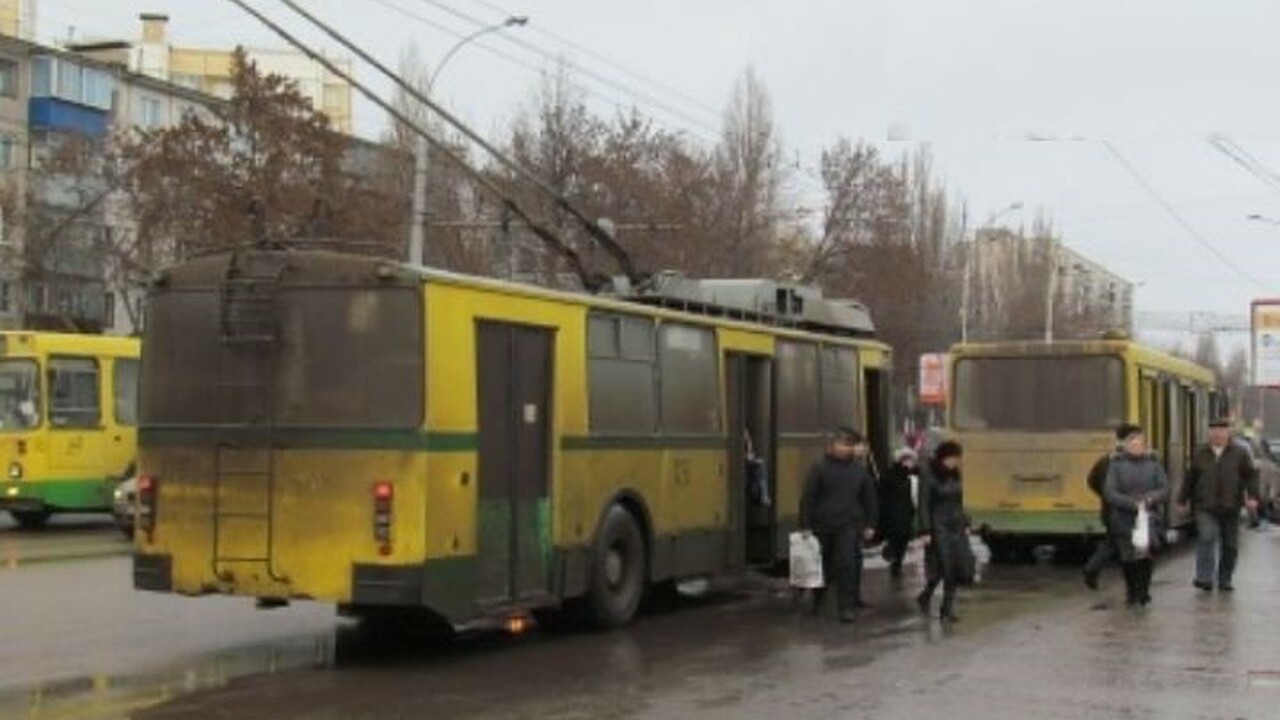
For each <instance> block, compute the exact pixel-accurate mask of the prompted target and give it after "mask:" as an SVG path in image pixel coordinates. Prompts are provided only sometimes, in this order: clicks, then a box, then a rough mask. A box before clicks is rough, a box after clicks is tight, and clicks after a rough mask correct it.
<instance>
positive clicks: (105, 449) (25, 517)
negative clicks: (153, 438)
mask: <svg viewBox="0 0 1280 720" xmlns="http://www.w3.org/2000/svg"><path fill="white" fill-rule="evenodd" d="M138 348H139V342H138V340H137V339H130V338H118V337H106V336H101V335H68V334H58V333H46V332H0V462H3V466H4V468H5V476H4V481H3V491H0V509H3V510H7V511H9V514H10V515H12V516H13V518H14V519H15V520H17V521H18V523H19V524H20V525H21V526H22V527H25V528H35V527H40V526H42V525H44V524H45V523H46V522H48V520H49V518H50V517H51V516H52V515H53V514H54V513H59V512H106V511H108V510H110V509H111V494H112V491H113V490H114V489H115V484H116V483H117V482H118V481H119V480H120V479H121V477H123V476H124V475H126V474H127V473H128V472H129V469H130V467H131V466H132V465H133V463H134V460H135V455H136V452H137V436H138V435H137V414H138V402H137V396H138V376H139V366H138Z"/></svg>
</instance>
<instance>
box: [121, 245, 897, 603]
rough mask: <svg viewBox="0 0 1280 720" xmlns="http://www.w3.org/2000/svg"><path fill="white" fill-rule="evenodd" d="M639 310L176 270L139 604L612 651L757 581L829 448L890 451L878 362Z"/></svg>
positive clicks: (648, 300)
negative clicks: (224, 603) (491, 630)
mask: <svg viewBox="0 0 1280 720" xmlns="http://www.w3.org/2000/svg"><path fill="white" fill-rule="evenodd" d="M660 280H663V279H662V278H660ZM658 284H660V285H662V286H663V287H665V288H666V289H665V290H662V291H656V290H655V291H650V292H648V293H645V294H643V295H642V296H637V297H635V298H633V299H621V298H608V297H600V296H589V295H583V294H574V293H566V292H556V291H551V290H546V289H538V288H534V287H529V286H523V285H518V284H510V283H505V282H500V281H495V280H488V279H480V278H474V277H465V276H460V275H454V274H448V273H443V272H436V271H430V270H422V269H412V268H408V267H405V266H402V265H399V264H396V263H392V262H388V261H382V260H377V259H372V258H364V257H355V256H345V255H339V254H332V253H324V252H316V251H306V252H302V251H299V252H284V251H280V252H269V251H253V252H248V251H242V252H239V253H235V254H223V255H217V256H210V257H206V258H201V259H197V260H193V261H191V262H189V263H186V264H184V265H181V266H178V267H175V268H172V269H171V270H169V271H167V272H166V273H165V274H164V276H163V277H162V278H161V280H160V281H159V283H157V285H156V287H155V289H154V291H153V293H152V296H151V298H150V301H149V304H148V313H147V317H148V323H147V332H146V336H145V339H144V353H145V357H146V359H147V361H146V363H145V365H144V367H143V382H142V430H141V437H140V452H139V464H140V469H139V472H140V476H139V500H140V508H139V522H138V527H137V533H136V539H137V540H136V541H137V554H136V557H135V564H134V582H135V586H136V587H138V588H140V589H144V590H151V591H159V592H172V593H181V594H185V595H201V594H209V593H214V594H232V595H243V596H249V597H254V598H258V599H259V600H260V601H262V602H264V603H271V604H274V603H279V602H286V601H290V600H295V599H306V600H318V601H326V602H332V603H335V604H337V605H338V606H339V609H340V610H341V611H343V612H345V613H348V614H353V615H359V616H371V615H372V616H378V615H383V614H384V613H385V612H388V611H394V610H404V609H417V610H419V611H428V612H424V613H423V614H424V615H430V616H433V617H434V616H438V617H443V618H445V619H447V620H448V621H449V622H450V623H453V624H458V623H464V622H467V621H469V620H472V619H477V618H483V617H499V618H500V617H517V616H522V615H523V614H524V613H527V612H531V611H542V610H547V611H554V610H557V609H568V610H573V611H575V612H576V613H577V614H579V615H580V616H582V617H583V618H585V619H587V620H589V621H590V622H592V623H594V624H596V625H599V626H616V625H620V624H623V623H626V622H627V621H629V620H630V618H631V617H632V615H633V613H634V612H635V611H636V607H637V604H638V603H639V602H640V600H641V597H642V595H643V594H644V592H645V591H646V588H649V587H654V586H658V587H663V588H670V587H673V585H674V581H675V580H677V579H681V578H689V577H695V576H706V575H710V574H714V573H722V572H726V571H730V572H731V571H735V570H740V569H745V568H747V567H748V566H766V565H773V564H775V563H777V562H778V561H780V560H781V559H783V558H784V557H785V553H786V552H787V543H786V539H787V535H788V533H789V532H790V531H791V530H792V529H794V528H795V526H796V522H797V516H798V503H799V494H800V487H801V482H802V478H803V476H804V472H805V469H806V468H807V465H808V463H809V462H811V461H812V460H813V459H814V458H815V457H816V456H817V455H818V454H819V453H821V452H822V449H823V438H824V429H825V428H828V427H831V426H834V425H842V424H844V425H853V426H857V427H860V428H862V429H863V430H865V431H866V432H868V433H869V434H870V437H872V438H873V440H874V443H875V445H876V447H877V449H878V451H879V452H880V453H881V457H883V455H884V454H885V453H887V450H888V430H889V424H888V418H887V411H886V409H887V407H888V403H887V398H888V388H889V372H890V353H889V349H888V348H887V347H886V346H885V345H883V344H881V343H879V342H877V341H876V340H874V338H873V337H872V336H871V335H872V332H873V328H872V326H871V324H870V321H869V318H868V317H867V315H866V312H865V310H864V309H862V308H861V307H860V306H857V305H856V304H853V303H842V302H836V301H830V300H824V299H821V298H819V297H817V296H815V295H814V294H812V293H808V292H807V291H804V290H802V289H796V288H793V287H790V286H784V285H775V284H770V283H765V282H753V281H703V282H695V281H685V280H679V279H673V278H666V279H665V280H664V281H663V282H660V283H658ZM738 298H750V299H751V302H749V303H744V302H737V300H736V299H738ZM735 303H737V304H735ZM748 448H750V450H751V451H752V452H753V453H754V455H755V456H757V457H758V458H760V459H761V460H763V461H764V467H766V468H769V469H771V471H769V472H765V473H763V474H762V475H761V477H763V478H764V482H763V483H762V484H761V486H758V487H757V486H752V485H751V483H750V478H751V476H752V473H750V472H749V463H748V462H747V458H746V455H747V452H748Z"/></svg>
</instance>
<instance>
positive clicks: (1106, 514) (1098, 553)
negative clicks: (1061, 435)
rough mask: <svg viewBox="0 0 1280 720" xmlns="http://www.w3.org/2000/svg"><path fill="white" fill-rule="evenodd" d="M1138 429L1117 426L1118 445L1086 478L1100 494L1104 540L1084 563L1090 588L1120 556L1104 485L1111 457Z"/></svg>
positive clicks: (1096, 464) (1093, 588) (1094, 491)
mask: <svg viewBox="0 0 1280 720" xmlns="http://www.w3.org/2000/svg"><path fill="white" fill-rule="evenodd" d="M1137 430H1138V426H1137V425H1133V424H1130V423H1125V424H1123V425H1121V426H1119V427H1117V428H1116V446H1115V447H1114V448H1112V449H1111V450H1109V451H1107V453H1106V454H1104V455H1103V456H1102V457H1100V458H1098V460H1097V462H1095V463H1094V464H1093V467H1092V468H1091V469H1090V470H1089V477H1088V478H1087V480H1086V482H1088V484H1089V489H1090V490H1092V491H1093V494H1094V495H1097V496H1098V502H1100V503H1101V506H1102V516H1101V520H1102V532H1103V535H1102V540H1101V541H1099V542H1098V546H1097V547H1096V548H1094V550H1093V555H1091V556H1090V557H1089V561H1088V562H1086V563H1085V564H1084V584H1085V585H1088V586H1089V589H1090V590H1097V589H1098V575H1099V574H1100V573H1101V572H1102V568H1104V567H1106V566H1107V564H1108V563H1110V562H1111V561H1113V560H1115V559H1116V558H1117V557H1118V554H1117V553H1116V550H1115V545H1114V544H1113V543H1112V539H1111V508H1110V507H1109V506H1108V505H1107V498H1106V496H1105V495H1104V494H1103V492H1102V486H1103V485H1105V484H1106V482H1107V471H1108V470H1110V469H1111V457H1112V456H1113V455H1114V454H1115V453H1117V452H1119V451H1120V448H1121V445H1122V444H1123V443H1124V440H1125V438H1127V437H1129V435H1130V434H1132V433H1133V432H1135V431H1137Z"/></svg>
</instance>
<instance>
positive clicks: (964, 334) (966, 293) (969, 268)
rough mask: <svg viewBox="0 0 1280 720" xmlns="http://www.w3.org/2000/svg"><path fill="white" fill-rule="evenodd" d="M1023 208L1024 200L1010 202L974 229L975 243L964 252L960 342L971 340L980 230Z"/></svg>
mask: <svg viewBox="0 0 1280 720" xmlns="http://www.w3.org/2000/svg"><path fill="white" fill-rule="evenodd" d="M1021 209H1022V201H1021V200H1019V201H1017V202H1013V203H1010V204H1009V206H1008V207H1005V208H1003V209H1001V210H997V211H995V212H993V213H991V214H990V215H988V216H987V221H986V222H985V223H983V224H982V225H981V226H979V227H977V228H975V229H974V231H973V244H972V247H970V248H969V251H968V252H966V253H965V254H964V284H963V285H962V286H961V287H960V342H969V305H970V295H971V294H972V290H971V289H970V286H971V285H972V284H973V258H974V255H976V254H977V252H978V248H979V247H980V245H979V244H978V232H979V231H981V230H983V229H985V228H989V227H991V226H992V225H995V223H996V220H999V219H1000V218H1002V217H1004V216H1005V215H1008V214H1009V213H1011V212H1015V211H1017V210H1021Z"/></svg>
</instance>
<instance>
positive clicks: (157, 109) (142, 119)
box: [138, 97, 164, 130]
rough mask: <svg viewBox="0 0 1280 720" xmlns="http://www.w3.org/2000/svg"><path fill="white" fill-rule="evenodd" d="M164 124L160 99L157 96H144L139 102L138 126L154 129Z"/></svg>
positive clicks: (144, 128)
mask: <svg viewBox="0 0 1280 720" xmlns="http://www.w3.org/2000/svg"><path fill="white" fill-rule="evenodd" d="M163 124H164V120H163V119H162V118H161V105H160V101H159V100H157V99H155V98H149V97H144V98H142V101H141V102H140V103H139V104H138V127H140V128H142V129H143V130H152V129H154V128H158V127H160V126H161V125H163Z"/></svg>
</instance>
